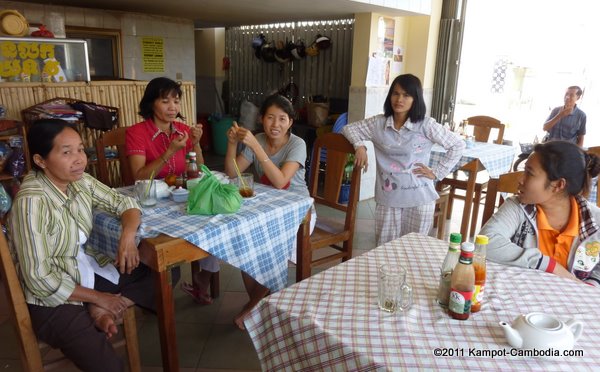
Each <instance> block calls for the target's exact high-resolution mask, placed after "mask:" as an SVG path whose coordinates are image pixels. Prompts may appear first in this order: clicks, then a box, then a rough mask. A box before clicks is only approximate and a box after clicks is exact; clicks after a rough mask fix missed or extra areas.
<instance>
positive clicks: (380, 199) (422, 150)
mask: <svg viewBox="0 0 600 372" xmlns="http://www.w3.org/2000/svg"><path fill="white" fill-rule="evenodd" d="M342 134H343V135H344V136H345V137H346V138H348V140H349V141H350V143H352V144H353V145H354V148H358V147H360V146H363V145H364V144H363V141H372V142H373V145H374V146H375V157H376V162H377V176H376V179H375V201H376V202H377V203H378V204H381V205H385V206H387V207H393V208H410V207H416V206H419V205H424V204H427V203H431V202H433V201H435V200H436V199H437V198H438V197H439V196H438V193H437V192H436V191H435V187H434V181H433V180H430V179H428V178H426V177H418V176H417V175H415V174H413V173H412V171H413V169H414V168H415V167H416V166H415V164H416V163H422V164H425V165H428V164H429V157H430V155H431V147H432V146H433V145H434V144H435V143H437V144H439V145H440V146H442V147H444V148H445V149H446V155H445V156H444V158H443V159H442V161H440V163H439V164H438V165H436V167H435V168H433V169H432V171H433V173H434V174H435V177H436V179H437V180H441V179H443V178H444V177H446V175H447V174H448V173H450V171H451V170H452V168H454V166H455V165H456V163H457V162H458V160H459V159H460V157H461V155H462V152H463V150H464V148H465V143H464V141H463V140H462V139H461V138H460V137H459V136H458V135H457V134H456V133H453V132H451V131H449V130H448V129H446V128H444V127H443V126H442V125H440V124H438V123H437V122H436V121H435V120H434V119H432V118H429V117H426V118H425V119H424V120H423V121H421V122H417V123H413V122H411V121H410V120H407V121H406V123H404V125H403V126H402V127H401V128H400V129H399V130H398V129H396V128H395V127H394V117H393V116H390V117H388V118H386V117H385V116H384V115H376V116H373V117H370V118H367V119H364V120H361V121H357V122H355V123H351V124H348V125H346V126H345V127H344V129H343V130H342Z"/></svg>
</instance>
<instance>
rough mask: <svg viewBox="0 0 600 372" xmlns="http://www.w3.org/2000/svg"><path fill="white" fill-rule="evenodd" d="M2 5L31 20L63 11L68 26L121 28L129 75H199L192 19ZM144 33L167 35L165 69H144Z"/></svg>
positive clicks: (146, 77) (192, 78)
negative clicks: (142, 50)
mask: <svg viewBox="0 0 600 372" xmlns="http://www.w3.org/2000/svg"><path fill="white" fill-rule="evenodd" d="M0 9H15V10H17V11H19V12H20V13H21V14H22V15H23V16H24V17H25V18H26V19H27V21H28V22H29V23H43V20H44V16H45V15H46V14H47V13H49V12H58V13H61V14H63V15H64V17H65V25H66V26H80V27H92V28H106V29H113V30H120V31H121V45H122V53H123V55H122V58H123V77H124V78H126V79H136V80H150V79H153V78H155V77H158V76H167V77H170V78H172V79H177V80H185V81H195V79H196V73H195V63H194V61H195V57H194V24H193V21H191V20H189V19H180V18H172V17H161V16H150V15H145V14H139V13H126V12H116V11H104V10H98V9H86V8H76V7H67V6H54V5H42V4H29V3H22V2H14V1H0ZM144 36H155V37H162V38H163V39H164V48H165V71H164V72H156V73H145V72H143V66H142V56H141V40H142V37H144Z"/></svg>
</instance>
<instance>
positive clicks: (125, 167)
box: [96, 127, 134, 187]
mask: <svg viewBox="0 0 600 372" xmlns="http://www.w3.org/2000/svg"><path fill="white" fill-rule="evenodd" d="M125 130H126V128H124V127H121V128H115V129H113V130H111V131H108V132H105V133H103V134H102V135H101V136H100V137H98V139H97V140H96V156H97V158H98V162H97V168H96V169H97V171H98V179H99V180H100V182H102V183H104V184H106V185H109V186H111V187H119V186H129V185H133V183H134V179H133V174H132V172H131V167H130V165H129V160H128V159H127V155H126V154H125ZM105 147H111V148H113V149H116V150H117V152H118V159H119V162H118V163H119V168H118V169H119V174H120V178H119V177H117V168H116V167H114V166H113V167H111V166H109V164H108V161H107V160H106V155H105V153H104V149H105Z"/></svg>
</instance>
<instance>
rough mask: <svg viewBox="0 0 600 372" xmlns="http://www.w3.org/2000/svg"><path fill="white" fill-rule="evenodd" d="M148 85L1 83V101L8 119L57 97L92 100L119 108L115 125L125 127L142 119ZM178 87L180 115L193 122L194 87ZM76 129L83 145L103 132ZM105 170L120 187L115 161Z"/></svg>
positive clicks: (91, 170)
mask: <svg viewBox="0 0 600 372" xmlns="http://www.w3.org/2000/svg"><path fill="white" fill-rule="evenodd" d="M147 84H148V82H146V81H102V82H90V83H81V82H78V83H75V82H74V83H61V84H40V83H0V103H1V104H2V105H4V107H6V111H7V113H6V117H7V118H11V119H17V120H23V121H28V120H29V118H27V117H26V116H27V115H25V116H24V115H23V114H24V112H23V111H24V110H26V109H27V108H29V107H31V106H33V105H36V104H39V103H42V102H44V101H48V100H52V99H54V98H57V97H61V98H67V99H68V100H67V101H68V102H71V100H73V101H75V100H82V101H88V102H94V103H97V104H100V105H105V106H112V107H115V108H117V109H118V110H119V122H118V126H120V127H127V126H131V125H133V124H135V123H137V122H139V121H141V120H142V118H141V116H139V115H138V114H137V112H138V104H139V102H140V100H141V99H142V96H143V94H144V89H145V88H146V85H147ZM181 88H182V90H183V97H182V102H181V114H182V115H183V116H184V117H185V118H186V119H187V123H188V124H193V123H195V118H196V87H195V85H194V83H191V82H184V83H182V85H181ZM79 130H80V133H81V135H82V138H83V142H84V146H85V147H86V148H92V147H94V145H95V141H96V139H97V138H98V136H100V135H101V134H102V132H101V131H98V130H93V129H89V128H85V127H84V126H83V124H82V123H80V124H79ZM115 150H116V148H115ZM115 160H117V159H115ZM108 170H109V173H110V179H111V184H112V185H114V186H120V184H119V182H120V172H119V165H118V161H110V162H109V163H108ZM88 172H89V173H90V174H91V175H93V176H96V169H95V166H94V163H93V162H91V163H90V166H89V167H88Z"/></svg>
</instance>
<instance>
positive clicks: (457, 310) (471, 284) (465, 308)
mask: <svg viewBox="0 0 600 372" xmlns="http://www.w3.org/2000/svg"><path fill="white" fill-rule="evenodd" d="M474 249H475V247H474V246H473V243H470V242H464V243H462V246H461V250H460V258H459V259H458V264H456V267H455V268H454V272H453V273H452V279H451V280H450V288H451V289H450V301H449V303H448V314H449V315H450V316H451V317H452V318H454V319H458V320H466V319H469V315H470V314H471V301H472V298H473V291H474V289H475V270H474V269H473V265H472V263H473V250H474Z"/></svg>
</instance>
